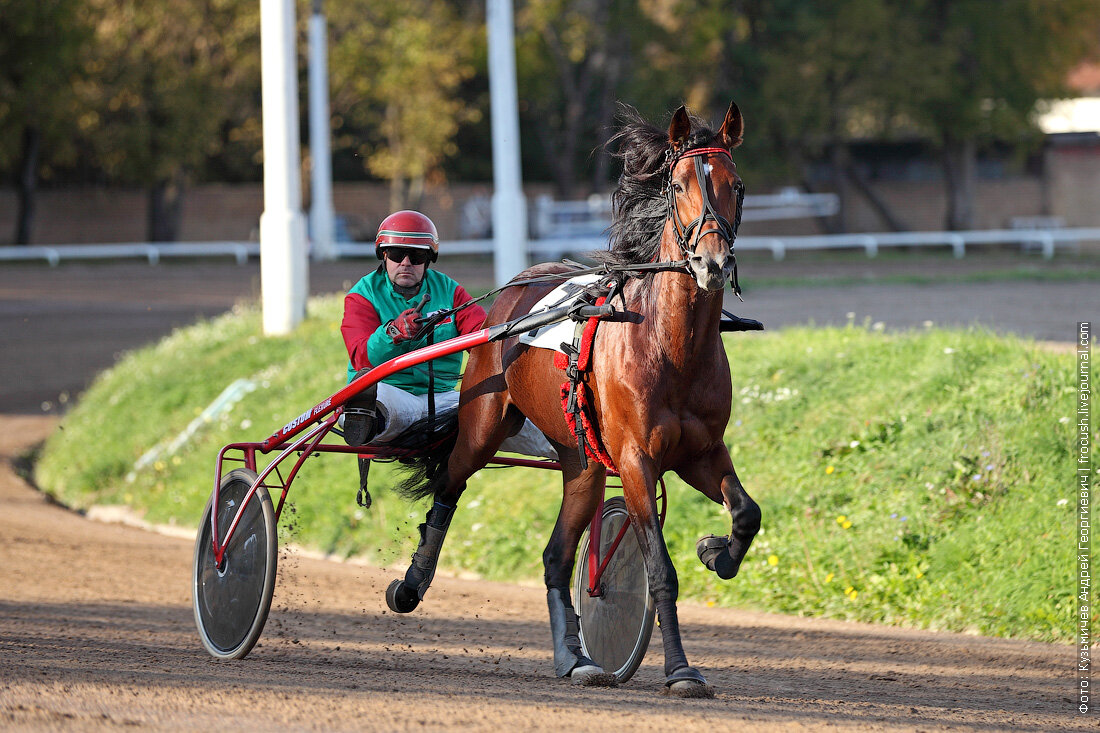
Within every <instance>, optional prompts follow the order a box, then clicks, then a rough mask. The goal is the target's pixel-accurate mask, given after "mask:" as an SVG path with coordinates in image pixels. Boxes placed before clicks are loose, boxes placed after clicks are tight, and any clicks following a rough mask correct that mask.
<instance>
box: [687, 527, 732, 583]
mask: <svg viewBox="0 0 1100 733" xmlns="http://www.w3.org/2000/svg"><path fill="white" fill-rule="evenodd" d="M695 554H696V555H698V556H699V562H701V563H703V565H705V566H706V568H707V570H713V571H714V572H715V574H717V575H718V577H719V578H721V579H722V580H729V579H730V578H732V577H734V576H735V575H737V570H738V563H737V562H736V561H735V560H734V559H733V558H732V557H730V553H729V540H728V539H727V538H725V537H715V536H714V535H712V534H708V535H707V536H706V537H700V538H699V541H698V542H696V543H695Z"/></svg>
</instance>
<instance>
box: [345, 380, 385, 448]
mask: <svg viewBox="0 0 1100 733" xmlns="http://www.w3.org/2000/svg"><path fill="white" fill-rule="evenodd" d="M380 422H381V420H380V419H379V415H378V385H377V384H372V385H371V386H369V387H367V388H366V389H364V390H363V391H362V392H360V393H359V394H357V395H355V396H354V397H352V398H351V399H350V400H348V401H347V404H345V405H344V442H345V443H347V444H348V445H351V446H360V445H366V444H367V443H369V442H370V441H371V439H372V438H373V437H374V436H376V435H378V433H380V432H381V429H380Z"/></svg>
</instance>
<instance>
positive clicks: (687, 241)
mask: <svg viewBox="0 0 1100 733" xmlns="http://www.w3.org/2000/svg"><path fill="white" fill-rule="evenodd" d="M708 155H724V156H726V157H727V158H729V159H730V161H732V160H733V156H732V155H730V152H729V151H728V150H726V149H725V148H695V149H694V150H688V151H685V152H683V153H680V154H676V151H675V149H674V148H669V150H668V153H667V154H666V158H667V159H668V179H667V180H666V181H665V201H666V205H667V209H668V219H669V220H670V221H672V227H673V229H674V230H675V232H676V244H678V245H679V247H680V252H681V253H682V254H683V255H684V257H687V258H690V257H691V255H694V254H695V250H696V248H697V247H698V246H699V241H700V240H701V239H702V238H703V237H705V236H707V235H708V234H715V235H717V236H719V237H721V238H722V239H723V240H724V241H725V243H726V247H728V248H729V253H730V257H733V283H732V285H733V292H734V293H736V294H737V296H738V297H740V296H741V287H740V285H739V284H738V282H737V256H736V255H735V254H734V251H733V243H734V241H735V240H736V239H737V228H738V227H739V226H740V225H741V205H742V203H744V201H745V186H744V185H743V184H742V183H741V182H740V181H738V185H737V215H736V217H735V218H734V220H733V222H732V223H731V222H730V220H729V219H727V218H726V217H724V216H722V215H721V214H719V213H718V212H717V210H715V208H714V204H713V202H712V201H711V200H710V193H709V192H708V191H707V177H706V174H705V173H704V172H703V158H705V157H706V156H708ZM683 158H694V163H695V180H696V182H697V183H698V185H699V194H700V195H701V196H702V197H703V211H702V212H701V213H700V214H699V216H698V217H696V218H695V219H694V220H693V221H692V222H691V223H690V224H687V225H685V224H684V222H683V220H682V219H681V218H680V210H679V208H677V206H676V192H675V190H674V189H673V186H672V174H673V171H674V170H675V169H676V164H677V163H679V162H680V161H681V160H682V159H683ZM708 221H710V222H713V223H714V224H713V226H711V227H707V222H708Z"/></svg>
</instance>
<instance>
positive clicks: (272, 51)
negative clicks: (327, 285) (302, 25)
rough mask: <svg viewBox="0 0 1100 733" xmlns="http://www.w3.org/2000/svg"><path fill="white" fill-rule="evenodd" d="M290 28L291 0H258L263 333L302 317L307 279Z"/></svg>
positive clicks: (284, 329)
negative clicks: (262, 189) (260, 69)
mask: <svg viewBox="0 0 1100 733" xmlns="http://www.w3.org/2000/svg"><path fill="white" fill-rule="evenodd" d="M294 34H295V29H294V0H260V64H261V68H262V89H261V94H262V98H261V102H262V105H263V131H264V213H263V214H262V215H261V216H260V286H261V290H262V293H263V322H264V333H266V334H268V335H283V334H288V333H290V332H291V331H293V330H294V327H295V326H297V325H298V324H299V323H300V322H301V321H302V319H303V318H305V314H306V295H307V292H308V282H309V263H308V261H307V259H306V247H305V241H306V226H305V217H303V216H302V182H301V178H300V176H301V174H300V171H299V166H300V159H301V158H300V150H299V148H298V69H297V56H296V54H295V51H294V40H295V38H294Z"/></svg>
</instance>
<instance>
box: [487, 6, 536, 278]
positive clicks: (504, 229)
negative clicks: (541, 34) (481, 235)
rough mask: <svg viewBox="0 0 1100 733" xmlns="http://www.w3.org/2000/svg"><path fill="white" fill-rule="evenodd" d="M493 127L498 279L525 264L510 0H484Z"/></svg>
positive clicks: (495, 267)
mask: <svg viewBox="0 0 1100 733" xmlns="http://www.w3.org/2000/svg"><path fill="white" fill-rule="evenodd" d="M485 20H486V26H487V28H488V33H489V99H490V104H489V106H490V108H491V122H492V128H493V133H492V134H493V250H494V252H495V256H494V258H493V277H494V279H495V280H496V284H497V285H498V286H499V285H503V284H504V283H506V282H508V280H510V279H512V277H514V276H515V275H516V274H517V273H519V271H520V270H522V269H524V268H525V267H527V200H526V199H525V198H524V197H523V176H522V173H521V171H520V153H519V99H518V95H517V93H516V46H515V34H514V31H513V28H512V26H513V20H512V0H487V4H486V10H485Z"/></svg>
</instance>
